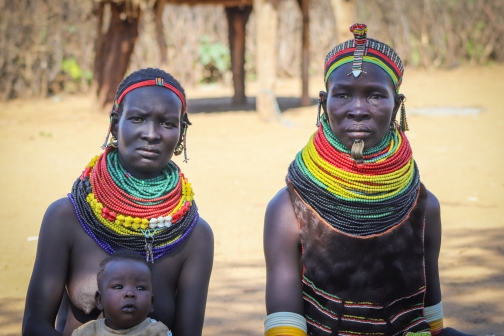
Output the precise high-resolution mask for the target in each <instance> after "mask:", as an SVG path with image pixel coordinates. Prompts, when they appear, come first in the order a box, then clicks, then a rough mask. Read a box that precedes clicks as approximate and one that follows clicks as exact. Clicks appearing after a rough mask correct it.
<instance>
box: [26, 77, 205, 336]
mask: <svg viewBox="0 0 504 336" xmlns="http://www.w3.org/2000/svg"><path fill="white" fill-rule="evenodd" d="M186 106H187V103H186V97H185V93H184V89H183V88H182V86H181V85H180V84H179V82H177V81H176V80H175V79H174V78H173V77H172V76H171V75H169V74H167V73H166V72H164V71H162V70H159V69H151V68H149V69H142V70H138V71H135V72H133V73H132V74H131V75H129V76H128V77H126V78H125V79H124V81H123V82H122V83H121V84H120V85H119V88H118V90H117V94H116V98H115V101H114V108H113V110H112V112H111V115H110V129H109V133H110V135H111V139H110V141H109V142H107V140H106V141H105V144H104V146H103V149H104V152H103V153H102V154H100V155H99V156H96V157H94V158H92V159H91V161H90V162H89V163H88V165H87V166H86V167H85V169H84V171H83V172H82V174H81V175H80V176H79V177H78V178H77V180H76V181H75V183H74V185H73V188H72V190H71V193H70V194H68V197H66V198H63V199H60V200H57V201H56V202H54V203H53V204H52V205H51V206H49V208H48V209H47V212H46V214H45V216H44V219H43V221H42V226H41V229H40V236H39V243H38V248H37V258H36V261H35V266H34V268H33V274H32V278H31V281H30V285H29V288H28V295H27V298H26V308H25V313H24V320H23V335H44V336H48V335H61V334H62V335H70V334H71V333H72V331H73V330H74V329H76V328H77V327H79V326H80V325H81V324H83V323H86V322H88V321H90V320H94V319H96V318H97V317H98V316H99V315H100V311H99V310H98V309H97V308H96V301H95V293H96V290H97V282H96V273H97V271H98V269H99V267H100V262H101V261H102V260H103V259H104V258H105V257H106V256H107V255H108V254H112V253H113V252H114V251H116V250H120V249H129V250H133V251H136V252H137V253H139V254H140V255H142V256H143V257H145V259H146V260H147V261H148V262H151V263H153V279H152V283H153V288H154V290H153V294H154V304H153V308H154V311H153V312H151V313H150V314H149V316H150V317H152V318H154V319H156V320H159V321H161V322H163V323H164V324H165V325H166V326H168V328H169V329H170V330H172V331H173V334H174V335H177V336H182V335H187V336H194V335H201V331H202V328H203V319H204V314H205V304H206V298H207V292H208V283H209V279H210V273H211V270H212V262H213V235H212V230H211V228H210V227H209V225H208V224H207V223H206V222H205V221H204V220H203V219H202V218H201V217H200V216H199V213H198V209H197V207H196V203H195V201H194V193H193V189H192V185H191V183H190V182H189V181H188V179H187V178H186V177H185V176H184V174H183V173H182V171H181V169H180V168H179V167H178V166H177V165H176V164H175V163H174V162H173V161H171V159H172V156H173V155H179V154H182V153H184V156H185V159H186V160H187V156H186V155H187V153H186V148H187V147H186V133H187V128H188V126H189V125H190V122H189V118H188V116H187V110H186ZM108 137H109V135H107V139H108ZM60 303H61V304H60ZM58 310H59V313H58ZM57 315H58V323H57V327H56V328H55V319H56V316H57Z"/></svg>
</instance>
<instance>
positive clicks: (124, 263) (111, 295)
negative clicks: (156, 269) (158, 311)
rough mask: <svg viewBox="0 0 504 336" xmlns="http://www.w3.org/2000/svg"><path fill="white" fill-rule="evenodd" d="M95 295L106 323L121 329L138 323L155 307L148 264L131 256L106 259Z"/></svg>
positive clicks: (115, 328)
mask: <svg viewBox="0 0 504 336" xmlns="http://www.w3.org/2000/svg"><path fill="white" fill-rule="evenodd" d="M95 298H96V307H97V308H98V309H99V310H101V311H103V312H104V314H103V315H104V316H105V324H106V325H107V327H109V328H111V329H114V330H121V329H129V328H132V327H134V326H137V325H139V324H140V323H142V322H143V321H144V320H145V319H146V318H147V315H148V314H149V313H152V312H153V311H154V310H153V308H152V303H153V302H154V296H153V295H152V273H151V271H150V270H149V267H148V266H147V265H145V264H143V263H140V262H136V261H133V260H116V261H111V262H109V263H108V264H107V265H106V266H105V269H104V272H103V277H102V281H101V283H100V284H99V285H98V290H97V291H96V297H95Z"/></svg>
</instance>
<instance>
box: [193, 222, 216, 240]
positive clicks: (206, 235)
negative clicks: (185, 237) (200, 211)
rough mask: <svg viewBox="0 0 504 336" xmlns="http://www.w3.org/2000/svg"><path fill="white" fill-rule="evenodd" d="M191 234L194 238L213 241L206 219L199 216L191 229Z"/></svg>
mask: <svg viewBox="0 0 504 336" xmlns="http://www.w3.org/2000/svg"><path fill="white" fill-rule="evenodd" d="M193 236H194V237H195V238H197V239H198V240H199V239H204V240H206V241H212V242H213V231H212V228H211V227H210V225H209V224H208V223H207V221H206V220H204V219H203V218H201V217H200V218H199V219H198V222H197V223H196V225H195V226H194V230H193Z"/></svg>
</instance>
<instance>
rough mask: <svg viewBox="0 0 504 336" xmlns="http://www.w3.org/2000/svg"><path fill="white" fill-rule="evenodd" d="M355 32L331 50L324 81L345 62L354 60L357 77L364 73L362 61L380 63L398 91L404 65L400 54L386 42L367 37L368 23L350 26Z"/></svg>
mask: <svg viewBox="0 0 504 336" xmlns="http://www.w3.org/2000/svg"><path fill="white" fill-rule="evenodd" d="M350 31H351V32H352V33H353V34H354V39H353V40H348V41H346V42H343V43H341V44H340V45H338V46H336V47H335V48H334V49H333V50H331V51H330V52H329V53H328V54H327V56H326V59H325V65H324V81H325V83H326V84H327V81H328V80H329V76H331V73H332V72H333V71H334V70H336V69H337V68H339V67H340V66H342V65H343V64H346V63H350V62H352V63H353V65H352V74H353V75H354V76H355V77H358V76H360V74H361V73H362V62H368V63H372V64H376V65H378V66H379V67H380V68H382V69H383V70H385V72H386V73H387V74H388V75H389V76H390V78H392V82H393V83H394V87H395V89H396V92H399V87H400V86H401V83H402V77H403V74H404V67H403V64H402V61H401V59H400V58H399V55H397V53H396V52H395V51H394V50H393V49H392V48H391V47H389V46H388V45H386V44H385V43H382V42H379V41H376V40H373V39H370V38H368V37H367V25H365V24H362V23H356V24H354V25H353V26H351V27H350Z"/></svg>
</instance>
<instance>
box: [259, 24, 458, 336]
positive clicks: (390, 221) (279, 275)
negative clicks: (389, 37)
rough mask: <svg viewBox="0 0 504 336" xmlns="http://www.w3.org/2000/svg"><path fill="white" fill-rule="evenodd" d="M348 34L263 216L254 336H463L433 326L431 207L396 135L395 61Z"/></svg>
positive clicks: (434, 218)
mask: <svg viewBox="0 0 504 336" xmlns="http://www.w3.org/2000/svg"><path fill="white" fill-rule="evenodd" d="M350 31H351V32H352V33H353V34H354V39H353V40H349V41H347V42H345V43H342V44H341V45H339V46H337V47H336V48H334V49H333V50H332V51H331V52H330V53H329V54H328V55H327V57H326V62H325V84H326V89H327V93H325V92H321V94H320V99H319V116H318V118H317V126H318V130H317V131H316V132H315V134H314V135H313V136H312V137H311V138H310V140H309V141H308V144H307V145H306V146H305V147H304V148H303V150H302V151H301V152H299V153H298V154H297V156H296V158H295V160H294V161H293V162H292V163H291V165H290V167H289V170H288V174H287V178H286V182H287V188H284V189H282V190H281V191H280V192H279V193H278V194H277V195H276V196H275V197H274V198H273V199H272V200H271V202H270V203H269V205H268V208H267V210H266V217H265V229H264V250H265V256H266V267H267V284H266V308H267V312H268V314H269V315H268V316H267V317H266V320H265V335H268V336H271V335H306V334H309V335H401V336H402V335H463V334H462V333H460V332H458V331H456V330H454V329H451V328H443V322H442V317H443V315H442V307H441V291H440V284H439V274H438V255H439V249H440V244H441V219H440V206H439V202H438V201H437V199H436V197H435V196H434V195H433V194H432V193H430V192H429V191H427V190H426V189H425V187H424V186H423V184H422V183H421V182H420V175H419V170H418V168H417V166H416V164H415V161H414V159H413V157H412V150H411V147H410V146H409V143H408V139H407V138H406V136H405V135H404V131H406V130H407V129H408V126H407V122H406V115H405V109H404V101H405V97H404V95H402V94H399V86H400V84H401V81H402V76H403V72H404V70H403V66H402V62H401V60H400V58H399V56H398V55H397V54H396V53H395V52H394V50H392V49H391V48H390V47H389V46H387V45H385V44H384V43H381V42H379V41H376V40H372V39H368V38H367V26H366V25H364V24H355V25H353V26H352V27H350ZM321 108H322V109H323V112H324V113H323V114H322V116H321V115H320V110H321ZM399 109H401V117H400V122H399V123H397V122H396V121H395V120H396V114H397V112H398V111H399Z"/></svg>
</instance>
